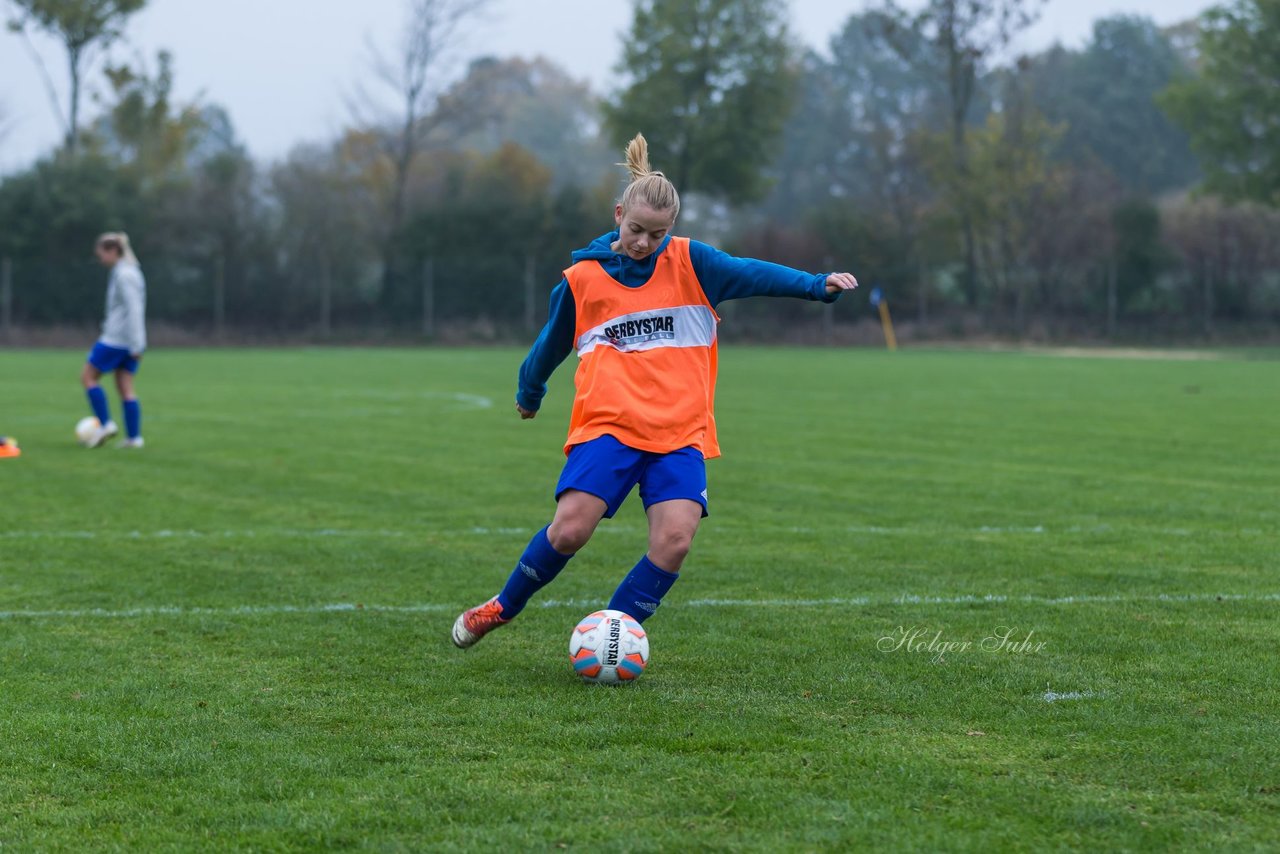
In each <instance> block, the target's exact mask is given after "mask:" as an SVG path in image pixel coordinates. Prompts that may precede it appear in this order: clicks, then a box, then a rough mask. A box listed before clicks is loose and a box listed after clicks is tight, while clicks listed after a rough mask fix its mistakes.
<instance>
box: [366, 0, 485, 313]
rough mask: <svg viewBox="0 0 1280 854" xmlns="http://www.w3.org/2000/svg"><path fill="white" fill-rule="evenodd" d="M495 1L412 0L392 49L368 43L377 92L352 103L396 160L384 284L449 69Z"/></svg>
mask: <svg viewBox="0 0 1280 854" xmlns="http://www.w3.org/2000/svg"><path fill="white" fill-rule="evenodd" d="M490 2H491V0H406V17H407V20H406V22H405V26H404V28H403V33H402V36H401V38H400V40H399V42H398V44H397V45H396V46H395V48H394V49H393V50H392V51H386V50H383V49H381V48H379V47H378V46H377V45H375V44H374V43H373V42H372V41H370V42H369V44H368V49H369V56H370V65H371V67H372V69H373V72H374V79H375V81H376V82H377V84H378V86H377V91H376V92H373V93H371V92H369V91H368V90H366V89H364V88H361V89H359V90H358V91H357V96H358V100H357V101H355V102H354V103H353V104H352V110H353V112H354V113H355V115H356V118H357V120H358V121H359V122H360V123H361V124H364V125H369V126H373V127H374V128H376V129H377V130H378V136H379V139H380V140H381V141H382V145H383V148H384V151H385V154H386V155H387V157H388V158H389V159H390V161H391V165H392V175H391V180H392V186H391V188H390V190H391V192H390V199H389V203H388V210H387V221H386V229H385V233H384V239H383V244H384V248H383V288H384V291H386V290H388V289H389V288H390V285H391V281H392V279H393V277H394V272H393V268H394V257H393V256H394V241H395V239H396V236H397V235H398V234H399V232H400V230H401V228H402V227H403V226H404V224H405V220H406V218H407V215H408V188H409V177H410V174H411V171H412V169H413V165H414V161H415V160H416V159H417V157H418V155H419V154H420V153H421V152H422V151H423V149H424V148H425V146H426V143H427V139H428V137H429V135H430V133H431V131H432V130H433V129H434V128H435V126H436V125H437V124H438V123H439V122H440V121H441V120H442V119H443V116H442V115H441V114H440V112H439V111H438V110H437V109H436V108H437V106H438V104H439V102H440V97H441V95H442V94H443V93H444V90H445V84H446V83H447V82H448V79H449V72H450V70H452V68H453V67H454V66H455V64H456V63H457V61H458V60H459V59H460V47H461V45H462V39H463V36H464V35H465V31H466V28H467V26H468V25H469V24H470V23H472V22H473V21H474V20H475V19H476V18H477V17H478V16H479V15H480V14H481V12H483V11H484V9H485V7H486V6H488V5H489V4H490Z"/></svg>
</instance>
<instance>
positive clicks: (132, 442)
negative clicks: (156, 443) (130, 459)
mask: <svg viewBox="0 0 1280 854" xmlns="http://www.w3.org/2000/svg"><path fill="white" fill-rule="evenodd" d="M143 444H144V442H143V441H142V437H141V436H139V437H138V438H136V439H121V440H120V441H119V442H118V443H116V450H126V449H128V448H141V447H142V446H143Z"/></svg>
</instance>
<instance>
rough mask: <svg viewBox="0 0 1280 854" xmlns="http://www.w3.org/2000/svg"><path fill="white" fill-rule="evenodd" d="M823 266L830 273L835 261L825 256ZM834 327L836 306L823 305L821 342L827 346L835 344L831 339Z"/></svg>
mask: <svg viewBox="0 0 1280 854" xmlns="http://www.w3.org/2000/svg"><path fill="white" fill-rule="evenodd" d="M823 264H824V265H825V267H824V269H825V270H826V272H827V273H830V272H831V271H832V270H834V269H835V267H834V264H835V261H834V260H833V259H832V258H831V256H827V257H826V258H825V259H824V260H823ZM835 327H836V304H835V303H833V302H829V303H824V304H823V306H822V342H823V343H824V344H826V345H827V346H831V345H832V344H834V343H835V342H834V341H833V340H832V338H834V337H835Z"/></svg>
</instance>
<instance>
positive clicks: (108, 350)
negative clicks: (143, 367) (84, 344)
mask: <svg viewBox="0 0 1280 854" xmlns="http://www.w3.org/2000/svg"><path fill="white" fill-rule="evenodd" d="M89 364H91V365H93V366H94V367H95V368H97V369H98V370H100V371H102V372H103V373H104V374H109V373H111V372H112V371H116V370H125V371H128V372H129V373H131V374H136V373H137V372H138V360H137V359H135V358H134V357H133V356H132V355H131V354H130V353H129V351H128V350H126V349H125V348H123V347H112V346H110V345H108V344H103V343H102V342H101V341H99V342H98V343H97V344H94V345H93V349H92V350H90V351H89Z"/></svg>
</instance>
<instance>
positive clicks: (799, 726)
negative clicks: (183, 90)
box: [0, 348, 1280, 851]
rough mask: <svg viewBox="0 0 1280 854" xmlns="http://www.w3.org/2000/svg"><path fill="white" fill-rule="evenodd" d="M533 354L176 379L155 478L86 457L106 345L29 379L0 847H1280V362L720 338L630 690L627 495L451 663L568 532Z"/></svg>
mask: <svg viewBox="0 0 1280 854" xmlns="http://www.w3.org/2000/svg"><path fill="white" fill-rule="evenodd" d="M521 355H522V354H521V353H520V352H517V351H514V350H488V351H477V350H457V351H439V350H434V351H433V350H423V351H404V350H400V351H396V350H314V351H308V350H296V351H262V352H251V351H209V352H200V351H172V352H165V351H161V352H157V353H154V354H152V355H151V356H149V357H148V359H147V360H146V361H145V363H144V365H143V371H142V374H141V375H140V377H139V388H140V390H141V392H142V394H143V404H144V407H145V418H146V424H145V435H146V438H147V442H148V446H147V448H146V450H144V451H142V452H140V453H129V452H117V451H115V450H110V449H104V450H100V451H87V450H84V449H81V448H79V447H77V446H76V445H75V444H74V443H73V441H72V439H71V428H72V426H73V424H74V423H75V421H76V420H77V419H78V418H80V417H81V416H82V414H84V413H83V410H84V409H85V406H84V404H83V396H82V394H81V392H80V390H79V389H78V388H77V385H76V375H77V372H78V370H79V364H80V359H81V358H82V354H81V353H79V352H76V353H71V352H57V353H55V352H4V353H3V354H0V368H2V370H0V407H2V408H0V431H4V432H10V433H13V434H16V435H17V436H18V437H19V438H20V439H21V440H22V445H23V449H24V451H25V454H24V456H23V457H22V458H21V459H18V460H13V461H0V494H2V495H3V498H4V501H3V515H0V746H2V749H0V847H10V848H12V849H14V850H26V849H63V850H73V849H74V850H85V849H103V848H130V849H147V850H166V849H192V848H210V847H218V848H252V849H259V850H287V849H303V848H318V847H326V848H328V847H334V848H337V847H352V848H369V849H378V850H408V849H418V850H421V849H450V848H452V849H482V848H495V847H503V848H510V849H515V850H519V849H523V848H533V849H555V848H563V847H567V848H569V849H580V850H584V849H587V848H588V847H591V848H597V849H601V848H602V849H604V850H620V849H630V850H655V851H656V850H689V849H704V850H709V849H716V850H737V849H755V850H768V851H776V850H823V849H836V848H841V849H846V850H854V849H866V848H875V849H882V850H883V849H891V848H892V849H914V850H975V849H984V850H997V851H1003V850H1029V849H1045V848H1069V847H1070V848H1084V849H1093V850H1101V849H1111V850H1121V849H1128V850H1166V849H1169V848H1174V847H1177V848H1183V849H1199V850H1215V851H1216V850H1242V851H1243V850H1268V849H1269V850H1274V849H1275V846H1276V845H1277V844H1280V723H1278V721H1280V655H1278V654H1277V648H1278V647H1280V619H1277V617H1278V616H1280V361H1262V360H1247V359H1243V358H1227V359H1224V360H1219V361H1198V362H1161V361H1136V360H1104V359H1094V358H1049V357H1044V356H1036V355H1023V354H983V353H972V352H901V353H898V354H896V355H890V354H885V353H880V352H867V351H839V350H776V349H741V348H727V349H726V350H725V351H724V352H723V353H722V358H721V362H722V370H721V377H720V395H719V406H718V414H719V421H720V425H721V441H722V444H723V447H724V453H725V457H724V458H723V459H722V460H718V461H715V462H713V463H711V464H710V465H709V474H710V484H711V485H710V495H711V509H712V516H711V518H710V519H708V520H707V522H706V523H705V524H704V526H703V529H702V531H701V532H700V533H699V535H698V541H697V542H696V543H695V545H694V553H693V555H692V556H691V557H690V560H689V562H688V563H687V565H686V571H685V573H684V577H683V579H682V580H681V581H680V583H679V584H678V585H676V587H675V589H674V590H673V591H672V593H671V595H670V596H669V597H668V598H667V604H666V605H664V607H663V609H662V612H661V613H660V614H659V615H658V616H656V617H655V618H654V619H652V620H650V621H649V622H648V623H647V624H646V628H647V629H648V630H649V634H650V639H651V642H652V649H653V658H652V661H651V664H650V668H649V672H648V673H646V674H645V676H644V677H643V678H642V679H641V680H640V681H639V682H638V683H636V684H634V685H630V686H626V687H624V688H620V689H603V688H591V687H588V686H583V685H581V684H579V683H578V682H577V681H576V679H575V677H574V676H573V675H572V673H571V671H570V669H569V666H568V663H567V655H566V647H567V639H568V634H569V630H570V628H571V627H572V626H573V624H574V623H575V622H576V620H577V619H578V618H579V617H580V616H582V615H583V614H585V613H587V612H588V611H590V610H593V609H595V608H597V607H600V606H602V605H603V604H604V603H605V602H607V600H608V598H609V595H610V594H611V592H612V591H613V588H614V586H615V584H616V583H617V581H618V579H619V578H620V577H621V575H622V573H623V572H624V571H625V570H626V569H627V568H629V567H630V566H631V565H632V564H633V563H634V562H635V561H636V559H637V558H638V557H639V555H640V554H641V552H642V550H643V548H644V542H645V536H644V517H643V514H642V512H641V509H640V507H639V502H638V500H637V499H635V498H633V499H632V502H631V503H629V504H628V505H627V506H626V507H625V508H624V509H623V511H622V512H621V513H620V514H619V516H618V518H617V519H615V520H614V521H613V522H611V523H606V524H605V525H604V526H603V527H602V529H601V531H600V532H599V533H598V535H597V537H596V539H595V540H594V541H593V542H592V543H591V544H590V545H589V546H588V547H587V549H586V550H585V551H584V552H583V553H582V554H581V555H580V556H579V557H578V558H577V559H575V561H574V562H573V563H572V564H570V566H569V568H568V570H567V571H566V572H565V574H564V575H562V576H561V578H560V579H559V580H558V581H557V582H556V583H555V584H554V585H553V586H552V587H550V588H548V589H547V590H545V591H543V594H542V596H541V598H540V599H539V600H536V601H535V604H534V605H533V606H531V607H530V608H529V609H528V610H527V611H526V612H525V614H524V615H522V616H521V617H520V619H519V620H518V621H517V622H516V623H515V624H513V625H512V626H511V627H508V628H504V629H503V630H502V631H500V632H498V633H496V634H494V635H492V636H491V637H490V638H487V639H486V640H485V641H484V642H483V643H481V644H480V645H479V646H477V647H475V648H474V649H472V650H468V651H467V652H465V653H464V652H461V651H459V650H456V649H454V648H453V647H452V646H451V645H450V644H449V642H448V630H449V626H450V624H451V622H452V620H453V618H454V616H455V615H456V613H457V611H458V610H460V609H461V608H463V607H464V606H469V605H472V604H475V603H476V602H478V601H480V600H481V599H483V598H485V597H487V596H489V595H491V594H492V593H493V592H495V591H496V590H497V588H498V587H499V586H500V584H501V582H502V581H503V580H504V579H505V577H506V575H507V573H508V572H509V571H510V568H511V566H512V565H513V564H514V561H515V559H516V558H517V557H518V555H519V553H520V551H521V549H522V548H523V546H524V544H525V542H526V541H527V540H528V537H529V535H530V534H531V533H532V532H533V531H534V530H536V529H537V528H538V527H540V526H541V525H542V524H544V523H545V522H546V521H547V519H548V518H549V516H550V513H551V510H552V501H551V496H550V493H551V491H552V487H553V485H554V483H555V478H556V476H557V475H558V473H559V469H560V465H561V463H562V460H563V457H562V455H561V453H560V443H561V441H562V438H563V434H564V429H565V423H566V420H567V412H568V401H569V392H570V383H571V372H570V371H569V370H568V367H569V366H566V368H565V369H563V370H562V375H561V376H558V377H557V379H556V381H555V383H554V385H553V389H552V394H551V396H550V398H549V399H548V402H547V406H546V408H545V410H544V412H543V414H542V416H541V417H540V418H538V419H537V420H536V421H533V422H521V421H520V420H519V419H518V418H517V416H516V415H515V413H514V412H513V411H512V410H511V403H510V400H511V396H512V394H513V392H514V387H513V381H514V375H515V370H516V367H517V365H518V363H519V360H520V358H521ZM115 403H116V401H115V400H114V397H113V405H114V404H115ZM1000 627H1008V628H1007V629H1001V628H1000ZM1006 632H1007V633H1008V641H1007V643H1006V644H1005V648H1004V649H1001V650H998V651H996V650H992V649H991V648H990V647H992V646H999V645H1000V642H999V641H993V642H987V643H986V646H985V648H984V639H987V638H992V637H997V636H1000V635H1001V634H1004V633H1006ZM904 633H905V634H906V637H907V638H908V640H910V638H912V637H914V638H915V640H914V641H910V642H908V643H902V642H901V641H902V639H903V634H904ZM966 641H967V642H969V643H970V646H969V647H967V648H965V647H963V646H962V645H963V644H964V643H965V642H966ZM1021 641H1028V642H1027V643H1025V644H1023V643H1018V646H1017V648H1015V649H1012V650H1011V649H1010V648H1009V646H1011V645H1012V644H1014V643H1017V642H1021ZM930 642H932V643H930ZM944 644H956V645H958V646H942V645H944ZM1036 644H1040V646H1036ZM930 646H932V648H930ZM940 648H941V649H943V650H944V653H943V654H942V655H941V660H939V655H938V650H939V649H940Z"/></svg>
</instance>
